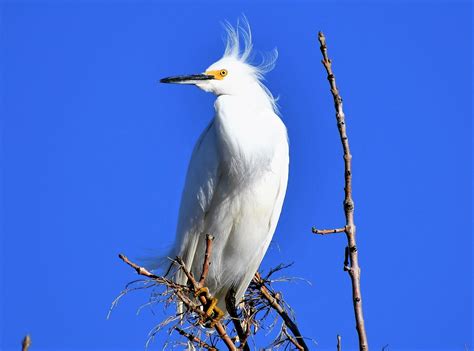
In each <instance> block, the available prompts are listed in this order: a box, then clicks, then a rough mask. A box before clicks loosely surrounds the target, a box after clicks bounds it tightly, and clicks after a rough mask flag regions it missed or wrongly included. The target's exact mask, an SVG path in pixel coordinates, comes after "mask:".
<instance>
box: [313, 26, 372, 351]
mask: <svg viewBox="0 0 474 351" xmlns="http://www.w3.org/2000/svg"><path fill="white" fill-rule="evenodd" d="M318 39H319V43H320V44H321V46H320V49H321V54H322V56H323V59H322V61H321V62H322V64H323V65H324V67H325V68H326V72H327V75H328V76H327V78H328V81H329V85H330V88H331V93H332V96H333V100H334V108H335V109H336V120H337V128H338V130H339V136H340V138H341V143H342V148H343V151H344V169H345V171H344V179H345V186H344V193H345V197H344V213H345V217H346V225H345V227H344V232H345V233H346V237H347V248H346V251H345V254H346V259H345V261H346V262H344V269H345V270H346V271H347V272H348V273H349V276H350V278H351V283H352V301H353V305H354V315H355V319H356V329H357V334H358V336H359V350H361V351H368V349H369V345H368V342H367V333H366V330H365V324H364V314H363V310H362V294H361V289H360V267H359V258H358V251H357V246H356V226H355V224H354V201H353V199H352V165H351V160H352V155H351V151H350V147H349V139H348V137H347V132H346V122H345V115H344V111H343V108H342V98H341V95H340V94H339V90H338V89H337V85H336V77H335V76H334V73H333V71H332V67H331V60H330V59H329V57H328V52H327V46H326V38H325V37H324V34H323V33H322V32H319V35H318ZM347 257H348V258H349V262H347Z"/></svg>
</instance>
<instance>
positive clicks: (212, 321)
mask: <svg viewBox="0 0 474 351" xmlns="http://www.w3.org/2000/svg"><path fill="white" fill-rule="evenodd" d="M203 295H204V297H205V298H206V305H205V306H203V307H204V313H205V315H206V317H207V318H206V319H205V320H203V321H202V324H206V323H207V322H209V324H208V325H206V326H209V328H214V326H215V325H216V323H217V322H219V321H220V320H221V319H222V318H223V317H224V315H225V313H224V312H223V311H222V310H221V309H220V308H219V307H217V302H218V300H217V299H216V298H215V297H212V296H211V294H210V293H209V289H208V288H206V287H202V288H199V289H198V290H196V292H195V293H194V296H195V297H200V296H203Z"/></svg>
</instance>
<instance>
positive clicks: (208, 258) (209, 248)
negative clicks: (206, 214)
mask: <svg viewBox="0 0 474 351" xmlns="http://www.w3.org/2000/svg"><path fill="white" fill-rule="evenodd" d="M213 240H214V237H213V236H212V235H211V234H206V253H205V254H204V262H203V264H202V273H201V278H200V279H199V283H198V285H199V287H200V288H202V287H203V286H204V281H205V280H206V278H207V274H208V273H209V266H210V265H211V252H212V241H213Z"/></svg>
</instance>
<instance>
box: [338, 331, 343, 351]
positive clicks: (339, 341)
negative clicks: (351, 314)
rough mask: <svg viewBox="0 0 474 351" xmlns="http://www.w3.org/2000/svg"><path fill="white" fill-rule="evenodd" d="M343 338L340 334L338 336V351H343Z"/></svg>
mask: <svg viewBox="0 0 474 351" xmlns="http://www.w3.org/2000/svg"><path fill="white" fill-rule="evenodd" d="M341 339H342V338H341V336H340V335H339V334H338V335H337V351H341V350H342V346H341Z"/></svg>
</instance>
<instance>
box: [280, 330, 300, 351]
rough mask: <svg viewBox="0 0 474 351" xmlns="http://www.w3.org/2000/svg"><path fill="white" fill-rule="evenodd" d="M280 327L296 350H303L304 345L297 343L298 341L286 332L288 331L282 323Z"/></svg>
mask: <svg viewBox="0 0 474 351" xmlns="http://www.w3.org/2000/svg"><path fill="white" fill-rule="evenodd" d="M281 329H282V331H283V334H285V335H286V337H287V338H288V340H290V342H291V343H292V344H293V345H295V347H296V348H297V349H298V350H301V351H304V347H303V346H301V345H300V344H299V343H298V341H297V340H296V339H295V338H294V337H292V336H291V335H290V334H289V333H288V331H287V330H286V326H285V325H283V327H282V328H281Z"/></svg>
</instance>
